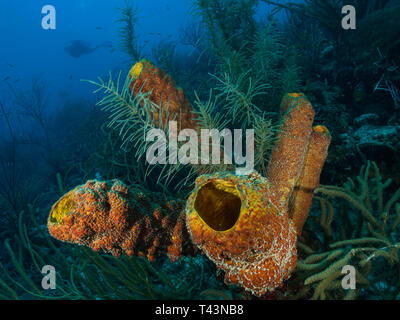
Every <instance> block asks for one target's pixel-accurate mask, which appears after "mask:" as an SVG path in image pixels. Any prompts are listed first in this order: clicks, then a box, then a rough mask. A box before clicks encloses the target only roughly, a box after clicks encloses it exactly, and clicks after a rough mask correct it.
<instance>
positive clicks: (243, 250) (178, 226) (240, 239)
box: [48, 62, 330, 296]
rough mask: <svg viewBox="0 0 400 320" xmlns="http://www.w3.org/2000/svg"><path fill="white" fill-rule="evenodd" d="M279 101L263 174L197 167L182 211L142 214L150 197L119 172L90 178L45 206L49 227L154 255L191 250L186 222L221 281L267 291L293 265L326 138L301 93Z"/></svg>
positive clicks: (94, 243) (95, 245)
mask: <svg viewBox="0 0 400 320" xmlns="http://www.w3.org/2000/svg"><path fill="white" fill-rule="evenodd" d="M144 67H145V65H144V64H142V63H141V62H140V63H137V64H135V65H134V67H133V68H132V70H131V72H130V76H131V77H133V78H138V77H139V76H140V75H141V74H143V68H144ZM146 82H147V80H144V82H143V84H142V86H144V85H145V84H146ZM158 87H160V88H162V87H161V86H158ZM158 87H157V88H158ZM155 92H156V95H155V97H154V98H153V99H156V100H157V99H160V96H161V95H162V93H157V92H158V90H155ZM167 92H168V91H167ZM152 94H153V93H152ZM281 110H282V114H283V115H284V116H283V123H282V126H281V129H280V133H279V136H278V140H277V144H276V146H275V148H274V150H273V152H272V159H271V162H270V164H269V167H268V178H264V177H262V176H261V175H259V174H258V173H256V172H253V173H251V174H250V175H248V176H236V175H233V174H229V173H216V174H214V175H202V176H200V177H199V178H198V179H197V180H196V186H195V189H194V191H193V192H192V193H191V195H190V196H189V198H188V200H187V204H186V217H183V214H182V211H180V209H181V208H179V206H178V207H174V206H172V207H171V204H169V209H170V210H171V213H170V214H169V215H165V216H164V215H163V214H161V213H160V212H159V211H154V212H153V215H152V216H150V217H149V216H147V215H143V213H142V211H141V210H138V208H137V206H136V203H137V202H139V203H140V202H141V201H146V202H147V203H148V204H149V202H150V201H153V202H154V200H152V199H151V196H149V197H145V196H144V194H140V193H139V194H135V193H132V192H131V191H130V190H129V188H128V187H127V186H125V185H124V184H123V183H122V182H120V181H119V180H112V181H109V182H100V181H94V180H91V181H88V182H87V183H86V184H85V185H83V186H79V187H77V188H75V189H73V190H72V191H70V192H68V193H67V194H66V195H64V196H63V197H62V198H61V199H60V200H59V201H58V202H57V203H56V204H55V205H54V206H53V208H52V210H51V213H50V216H49V220H48V228H49V232H50V234H51V235H53V236H54V237H55V238H57V239H59V240H62V241H69V242H73V243H78V244H83V245H87V246H89V247H91V248H92V249H94V250H96V251H97V250H100V249H102V250H104V251H106V252H111V253H113V254H114V255H119V254H120V253H121V252H122V251H125V252H126V253H127V254H128V255H133V254H138V255H144V254H146V255H147V257H148V259H149V260H153V259H154V256H155V254H156V253H159V252H166V253H167V254H168V256H169V257H170V259H171V260H172V261H175V260H176V259H177V257H179V256H181V255H185V254H187V253H190V252H192V253H194V252H195V250H194V247H193V245H192V244H190V243H188V239H187V238H188V237H187V235H188V234H187V231H188V232H189V233H190V236H191V240H192V241H193V244H194V245H196V246H197V247H198V248H200V249H201V250H202V251H203V252H205V253H206V255H207V256H208V257H209V258H210V259H211V260H212V261H214V262H215V263H216V266H217V267H218V268H221V269H223V270H225V271H226V274H225V281H226V282H227V283H230V282H232V283H236V284H239V285H241V286H242V287H244V288H245V289H246V290H248V291H250V292H251V293H252V294H254V295H257V296H261V295H263V294H265V293H266V292H268V291H273V290H274V289H275V288H277V287H279V286H281V285H282V283H283V281H284V280H286V279H288V277H289V276H290V274H291V271H292V270H293V269H294V267H295V265H296V259H297V255H296V236H297V235H298V234H301V231H302V227H303V224H304V222H305V220H306V219H307V216H308V212H309V209H310V207H311V202H312V195H313V190H314V188H316V187H317V186H318V184H319V175H320V173H321V169H322V166H323V164H324V162H325V159H326V155H327V148H328V146H329V143H330V136H329V132H328V130H327V129H326V128H325V127H323V126H316V127H314V128H312V122H313V117H314V110H313V108H312V106H311V104H310V103H309V101H308V100H307V98H306V97H305V96H304V94H301V93H291V94H287V95H286V96H285V97H284V98H283V101H282V105H281ZM148 206H149V205H147V207H148ZM145 207H146V206H145ZM146 211H148V208H147V210H146ZM289 218H290V220H289ZM184 219H186V225H185V224H184ZM185 226H186V227H187V229H188V230H186V228H185Z"/></svg>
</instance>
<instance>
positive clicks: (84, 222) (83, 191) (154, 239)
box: [47, 180, 195, 261]
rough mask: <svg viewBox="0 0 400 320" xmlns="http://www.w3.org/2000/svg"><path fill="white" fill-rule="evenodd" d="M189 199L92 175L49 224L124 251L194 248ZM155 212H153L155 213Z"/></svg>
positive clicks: (71, 238)
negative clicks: (185, 206) (184, 200)
mask: <svg viewBox="0 0 400 320" xmlns="http://www.w3.org/2000/svg"><path fill="white" fill-rule="evenodd" d="M182 209H183V203H182V202H178V201H166V199H165V198H163V197H160V196H157V195H156V194H153V195H152V196H150V195H146V196H145V195H144V194H143V193H142V192H140V191H137V190H130V189H129V188H128V187H127V186H126V185H124V184H123V183H122V182H121V181H119V180H111V181H97V180H89V181H87V182H86V183H85V184H84V185H81V186H78V187H76V188H75V189H73V190H71V191H69V192H68V193H67V194H65V195H64V196H63V197H62V198H61V199H60V200H59V201H57V202H56V203H55V204H54V206H53V207H52V209H51V212H50V215H49V218H48V222H47V226H48V230H49V233H50V234H51V235H52V236H53V237H55V238H56V239H58V240H61V241H66V242H71V243H76V244H80V245H86V246H89V247H90V248H92V249H93V250H95V251H98V250H103V251H106V252H110V253H112V254H113V255H115V256H119V255H120V254H121V253H122V252H123V251H125V252H126V253H127V254H128V255H138V256H144V255H145V256H147V258H148V259H149V260H153V259H154V257H155V255H157V254H159V253H167V254H168V256H169V257H170V259H171V260H172V261H175V260H176V259H177V258H178V257H179V256H181V255H182V253H185V254H189V253H194V250H195V249H194V247H193V245H192V244H191V242H190V240H189V236H188V234H187V232H186V228H184V226H185V225H184V223H183V217H184V213H183V210H182ZM149 213H150V214H149Z"/></svg>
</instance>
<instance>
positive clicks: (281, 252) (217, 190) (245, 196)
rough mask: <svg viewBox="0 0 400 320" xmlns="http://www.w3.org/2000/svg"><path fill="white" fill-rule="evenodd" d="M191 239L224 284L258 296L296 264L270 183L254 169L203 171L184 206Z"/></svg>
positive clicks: (292, 236) (291, 232) (292, 240)
mask: <svg viewBox="0 0 400 320" xmlns="http://www.w3.org/2000/svg"><path fill="white" fill-rule="evenodd" d="M186 224H187V228H188V231H189V232H190V234H191V237H192V240H193V242H194V243H195V244H196V245H197V246H198V248H200V249H201V250H202V251H203V252H204V253H205V254H206V255H207V256H208V257H209V258H210V259H211V260H212V261H214V263H215V264H216V265H217V267H218V268H221V269H223V270H225V272H226V273H225V282H226V283H236V284H239V285H241V286H242V287H244V288H245V289H246V290H248V291H250V292H251V293H252V294H254V295H257V296H261V295H263V294H265V293H266V292H267V291H271V290H274V289H275V288H276V287H278V286H280V285H281V284H282V282H283V281H284V280H286V279H288V277H289V276H290V274H291V272H292V270H293V269H294V267H295V265H296V260H297V255H296V232H295V229H294V227H293V225H292V223H291V221H289V219H288V216H287V211H286V209H285V208H284V207H283V206H282V205H281V201H280V198H279V194H278V193H277V192H276V191H275V188H274V187H273V186H272V184H271V183H270V182H269V181H268V180H267V179H265V178H263V177H261V176H260V175H259V174H258V173H252V174H250V175H249V176H237V175H234V174H229V173H216V174H213V175H203V176H201V177H199V178H198V179H197V180H196V186H195V189H194V191H193V192H192V193H191V195H190V196H189V199H188V201H187V204H186Z"/></svg>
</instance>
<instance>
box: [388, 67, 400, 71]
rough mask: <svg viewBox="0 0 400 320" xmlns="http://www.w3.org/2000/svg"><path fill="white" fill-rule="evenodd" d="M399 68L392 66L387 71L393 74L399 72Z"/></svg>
mask: <svg viewBox="0 0 400 320" xmlns="http://www.w3.org/2000/svg"><path fill="white" fill-rule="evenodd" d="M398 68H399V67H398V66H391V67H389V68H387V71H389V72H393V71H395V70H397V69H398Z"/></svg>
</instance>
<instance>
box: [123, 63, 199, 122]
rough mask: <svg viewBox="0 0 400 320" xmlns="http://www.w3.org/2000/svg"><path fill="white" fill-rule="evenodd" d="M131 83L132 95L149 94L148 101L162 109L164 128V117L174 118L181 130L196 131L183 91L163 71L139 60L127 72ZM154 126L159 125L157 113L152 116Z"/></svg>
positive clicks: (190, 109)
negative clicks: (189, 129)
mask: <svg viewBox="0 0 400 320" xmlns="http://www.w3.org/2000/svg"><path fill="white" fill-rule="evenodd" d="M129 75H130V77H131V78H132V80H133V81H132V82H131V85H130V89H131V91H132V93H133V94H135V95H136V94H137V93H138V92H139V91H141V92H142V93H147V92H150V97H149V98H150V100H151V101H152V102H154V103H155V104H157V105H159V106H161V107H162V112H161V114H162V117H163V119H162V124H163V125H164V126H165V124H166V121H167V120H168V119H166V115H167V112H168V115H169V118H170V119H171V120H172V118H173V117H174V116H175V117H176V118H175V120H176V121H178V123H179V124H180V128H181V129H187V128H191V129H196V128H197V126H198V125H197V122H196V120H195V119H194V115H193V113H192V112H193V108H192V106H191V105H190V103H189V101H188V100H187V99H186V97H185V95H184V93H183V90H182V89H181V88H177V87H176V84H175V82H174V81H173V80H172V79H171V77H170V76H169V75H167V74H166V73H165V72H164V71H162V70H160V69H158V68H157V67H156V66H154V65H153V64H152V63H151V62H150V61H148V60H145V59H143V60H141V61H139V62H137V63H136V64H134V65H133V67H132V68H131V70H130V72H129ZM152 116H153V119H154V122H155V124H156V125H158V126H159V125H160V123H159V121H160V119H159V113H155V114H153V115H152Z"/></svg>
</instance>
